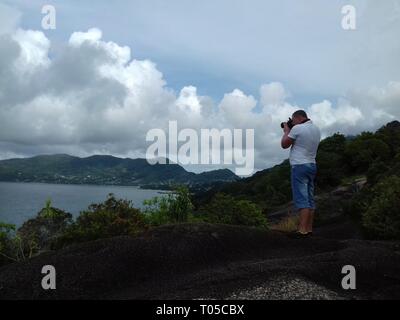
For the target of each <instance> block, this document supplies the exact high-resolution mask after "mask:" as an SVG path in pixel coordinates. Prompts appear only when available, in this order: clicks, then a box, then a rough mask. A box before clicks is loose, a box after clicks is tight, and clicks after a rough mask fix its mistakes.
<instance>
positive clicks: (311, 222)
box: [306, 209, 315, 233]
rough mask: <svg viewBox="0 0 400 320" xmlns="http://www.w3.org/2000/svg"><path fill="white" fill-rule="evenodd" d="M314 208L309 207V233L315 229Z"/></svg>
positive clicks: (307, 229)
mask: <svg viewBox="0 0 400 320" xmlns="http://www.w3.org/2000/svg"><path fill="white" fill-rule="evenodd" d="M314 211H315V210H314V209H309V214H308V219H307V228H306V231H307V233H309V232H312V231H313V223H314Z"/></svg>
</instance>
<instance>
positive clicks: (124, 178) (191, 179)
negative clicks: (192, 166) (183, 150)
mask: <svg viewBox="0 0 400 320" xmlns="http://www.w3.org/2000/svg"><path fill="white" fill-rule="evenodd" d="M166 160H167V161H166V162H167V164H159V163H157V164H154V165H152V164H149V163H148V162H147V160H146V159H143V158H136V159H132V158H119V157H114V156H111V155H100V154H95V155H91V156H88V157H84V158H81V157H77V156H72V155H69V154H65V153H60V154H42V155H36V156H33V157H28V158H11V159H5V160H0V181H9V182H45V183H64V184H102V185H132V186H140V187H143V186H146V187H149V188H161V189H164V188H169V187H171V186H172V185H175V184H186V185H188V186H190V187H200V186H207V185H210V184H212V183H218V182H228V181H235V180H239V179H240V178H239V177H238V176H236V175H235V174H234V173H233V172H232V171H230V170H229V169H220V170H213V171H209V172H203V173H199V174H196V173H193V172H189V171H187V170H185V169H184V168H183V167H182V166H180V165H179V164H176V163H171V161H170V160H169V159H166Z"/></svg>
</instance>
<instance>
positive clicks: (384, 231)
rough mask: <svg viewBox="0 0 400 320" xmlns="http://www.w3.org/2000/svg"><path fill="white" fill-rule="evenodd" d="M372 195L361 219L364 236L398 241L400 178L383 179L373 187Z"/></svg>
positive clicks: (399, 227) (399, 235)
mask: <svg viewBox="0 0 400 320" xmlns="http://www.w3.org/2000/svg"><path fill="white" fill-rule="evenodd" d="M373 194H374V196H373V198H372V200H371V203H370V205H369V206H368V208H367V210H366V212H365V213H364V215H363V218H362V224H363V227H364V229H365V232H366V235H367V236H368V237H369V238H375V239H385V240H394V239H396V240H398V239H400V178H399V177H396V176H392V177H388V178H385V179H384V180H382V181H381V182H380V183H378V184H377V185H376V186H375V188H374V190H373Z"/></svg>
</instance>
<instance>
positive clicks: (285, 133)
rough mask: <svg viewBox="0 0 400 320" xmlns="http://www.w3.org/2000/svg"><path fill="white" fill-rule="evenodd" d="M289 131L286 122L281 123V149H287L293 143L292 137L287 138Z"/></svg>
mask: <svg viewBox="0 0 400 320" xmlns="http://www.w3.org/2000/svg"><path fill="white" fill-rule="evenodd" d="M289 132H290V128H289V126H288V125H287V123H285V124H284V125H283V137H282V140H281V146H282V148H283V149H287V148H289V147H290V146H291V145H292V144H293V139H291V138H289V136H288V134H289Z"/></svg>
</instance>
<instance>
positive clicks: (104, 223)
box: [54, 193, 147, 248]
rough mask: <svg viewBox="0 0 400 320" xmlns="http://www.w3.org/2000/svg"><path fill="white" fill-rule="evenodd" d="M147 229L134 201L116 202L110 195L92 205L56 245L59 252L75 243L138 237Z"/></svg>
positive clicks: (68, 228) (120, 200) (81, 214)
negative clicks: (130, 236)
mask: <svg viewBox="0 0 400 320" xmlns="http://www.w3.org/2000/svg"><path fill="white" fill-rule="evenodd" d="M146 227H147V225H146V222H145V217H144V215H143V214H142V213H141V212H140V210H139V209H137V208H134V207H133V206H132V201H130V200H124V199H118V200H117V199H116V198H115V197H114V195H113V194H112V193H110V194H109V195H108V197H107V199H106V201H104V202H103V203H99V204H94V203H93V204H91V205H90V206H89V207H88V210H86V211H82V212H81V213H80V215H79V217H78V218H77V219H76V221H75V222H73V223H72V224H71V225H70V226H68V227H67V229H66V230H65V233H64V234H63V236H62V237H60V238H59V239H57V241H56V243H54V247H55V248H59V247H62V246H65V245H68V244H71V243H75V242H85V241H91V240H96V239H102V238H109V237H114V236H121V235H132V236H134V235H136V234H138V233H139V232H141V231H143V230H145V229H146Z"/></svg>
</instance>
